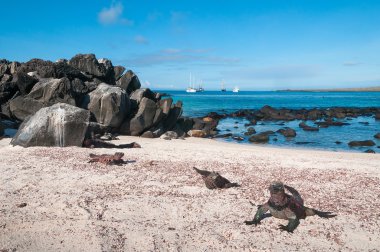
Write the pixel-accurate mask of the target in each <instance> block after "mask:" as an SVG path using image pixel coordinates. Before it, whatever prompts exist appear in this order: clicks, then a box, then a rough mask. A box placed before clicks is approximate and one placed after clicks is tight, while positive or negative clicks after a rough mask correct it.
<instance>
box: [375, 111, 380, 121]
mask: <svg viewBox="0 0 380 252" xmlns="http://www.w3.org/2000/svg"><path fill="white" fill-rule="evenodd" d="M375 119H376V120H380V112H378V113H376V114H375Z"/></svg>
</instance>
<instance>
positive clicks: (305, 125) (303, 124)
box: [299, 122, 319, 131]
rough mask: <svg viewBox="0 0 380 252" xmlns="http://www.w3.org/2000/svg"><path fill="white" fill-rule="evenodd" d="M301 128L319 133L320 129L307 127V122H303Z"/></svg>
mask: <svg viewBox="0 0 380 252" xmlns="http://www.w3.org/2000/svg"><path fill="white" fill-rule="evenodd" d="M299 127H300V128H302V129H303V130H305V131H319V128H317V127H311V126H309V125H307V124H306V123H305V122H301V123H300V124H299Z"/></svg>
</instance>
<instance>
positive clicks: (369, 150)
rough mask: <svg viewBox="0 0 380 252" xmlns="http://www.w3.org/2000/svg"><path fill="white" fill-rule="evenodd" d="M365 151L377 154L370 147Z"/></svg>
mask: <svg viewBox="0 0 380 252" xmlns="http://www.w3.org/2000/svg"><path fill="white" fill-rule="evenodd" d="M364 153H372V154H375V153H376V152H375V151H374V150H372V149H368V150H366V151H365V152H364Z"/></svg>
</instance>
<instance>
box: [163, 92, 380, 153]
mask: <svg viewBox="0 0 380 252" xmlns="http://www.w3.org/2000/svg"><path fill="white" fill-rule="evenodd" d="M162 92H165V93H168V94H170V95H172V98H173V100H174V101H177V100H181V101H182V102H183V110H184V113H183V115H184V116H205V115H207V113H209V112H212V111H213V112H218V113H230V112H234V111H237V110H239V109H259V108H261V107H263V106H264V105H270V106H272V107H274V108H308V109H310V108H327V107H380V92H271V91H268V92H259V91H252V92H249V91H247V92H244V91H241V92H239V93H232V92H220V91H205V92H202V93H186V92H185V91H162ZM342 121H345V122H348V123H350V125H347V126H342V127H329V128H321V129H320V130H319V132H305V131H303V130H302V129H300V128H299V127H298V124H299V122H300V121H291V122H283V123H284V124H285V125H278V124H279V123H281V122H279V121H276V122H270V121H269V122H263V123H261V122H260V123H259V124H258V125H256V126H254V128H255V130H256V131H257V132H262V131H266V130H273V131H276V130H278V129H280V128H283V127H291V128H293V129H295V130H296V131H297V136H296V137H295V138H294V139H286V138H285V137H283V136H282V135H280V134H276V135H275V136H271V137H270V141H269V143H268V144H267V145H271V146H279V147H291V148H313V149H324V150H333V151H356V152H362V151H364V150H367V149H372V150H374V151H375V152H380V148H379V147H378V146H380V140H377V139H375V138H374V135H375V134H376V133H379V132H380V121H378V120H377V121H376V120H375V119H374V118H373V117H359V118H349V119H348V120H347V119H345V120H342ZM245 123H247V121H245V120H244V119H237V118H228V119H224V120H221V121H220V123H219V125H218V129H219V130H220V133H221V134H223V133H233V134H234V135H236V136H241V137H244V140H243V141H241V142H240V143H242V144H251V143H249V142H248V137H246V136H244V132H245V131H246V127H245V126H244V124H245ZM308 124H309V125H312V126H314V125H313V123H312V122H308ZM229 130H230V131H229ZM353 140H373V141H374V142H375V143H376V146H373V147H360V148H350V147H349V146H348V145H347V143H348V142H349V141H353ZM222 141H234V142H235V140H233V139H224V140H222ZM336 141H340V142H342V143H341V144H336V143H335V142H336ZM305 142H307V143H305Z"/></svg>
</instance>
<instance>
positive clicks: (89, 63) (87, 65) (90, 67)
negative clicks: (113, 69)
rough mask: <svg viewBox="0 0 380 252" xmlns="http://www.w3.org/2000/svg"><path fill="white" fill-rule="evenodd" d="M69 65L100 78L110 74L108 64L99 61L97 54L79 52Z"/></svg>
mask: <svg viewBox="0 0 380 252" xmlns="http://www.w3.org/2000/svg"><path fill="white" fill-rule="evenodd" d="M69 65H70V66H73V67H74V68H77V69H79V70H80V71H82V72H84V73H87V74H90V75H92V76H95V77H98V78H100V79H104V78H106V76H107V74H108V72H107V68H106V66H105V65H104V64H101V63H99V62H98V60H97V59H96V57H95V54H77V55H75V56H74V57H72V58H71V59H70V61H69Z"/></svg>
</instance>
